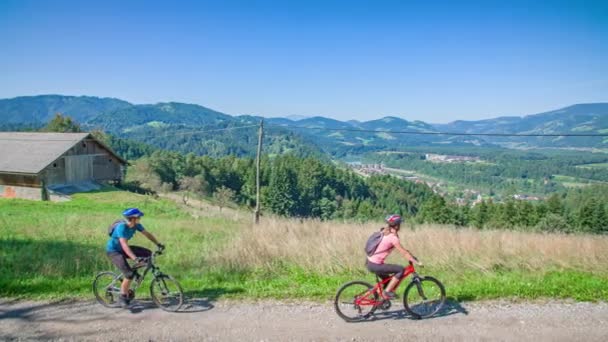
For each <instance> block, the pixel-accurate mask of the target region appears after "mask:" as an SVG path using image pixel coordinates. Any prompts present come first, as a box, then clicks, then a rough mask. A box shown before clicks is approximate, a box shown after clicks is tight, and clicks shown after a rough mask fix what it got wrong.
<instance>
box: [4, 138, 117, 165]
mask: <svg viewBox="0 0 608 342" xmlns="http://www.w3.org/2000/svg"><path fill="white" fill-rule="evenodd" d="M84 139H92V140H95V141H96V142H97V143H99V144H100V145H102V146H103V147H104V148H105V149H107V150H108V152H109V153H110V154H112V155H113V156H115V157H116V158H118V159H119V160H120V161H121V162H122V163H125V164H126V163H127V162H126V160H124V159H123V158H121V157H120V156H119V155H117V154H116V153H115V152H114V151H112V149H110V148H109V147H107V146H106V145H105V144H103V143H101V142H100V141H99V140H97V139H95V138H94V137H93V136H92V135H91V134H89V133H31V132H0V173H27V174H37V173H39V172H40V171H42V170H43V169H44V168H45V167H47V166H48V165H49V164H51V163H52V162H54V161H55V160H57V159H58V158H59V157H61V156H62V155H63V154H64V153H66V152H67V151H68V150H69V149H71V148H72V147H74V145H76V144H78V143H79V142H81V141H82V140H84Z"/></svg>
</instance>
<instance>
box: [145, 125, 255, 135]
mask: <svg viewBox="0 0 608 342" xmlns="http://www.w3.org/2000/svg"><path fill="white" fill-rule="evenodd" d="M250 127H259V125H247V126H237V127H227V128H218V129H210V130H206V131H201V130H198V131H190V132H177V133H169V134H162V135H157V137H170V136H176V135H187V134H200V133H209V132H220V131H232V130H235V129H241V128H250Z"/></svg>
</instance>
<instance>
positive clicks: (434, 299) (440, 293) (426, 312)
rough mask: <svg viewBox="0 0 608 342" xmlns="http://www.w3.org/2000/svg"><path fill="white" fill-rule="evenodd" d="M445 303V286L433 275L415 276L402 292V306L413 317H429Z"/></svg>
mask: <svg viewBox="0 0 608 342" xmlns="http://www.w3.org/2000/svg"><path fill="white" fill-rule="evenodd" d="M444 304H445V288H444V287H443V284H441V282H440V281H439V280H437V279H435V278H433V277H416V278H414V279H413V280H412V282H411V283H410V284H409V285H408V286H407V288H406V289H405V292H404V294H403V306H405V310H406V311H407V312H408V313H409V314H410V315H412V316H413V317H414V318H417V319H420V318H427V317H431V316H433V315H434V314H436V313H437V312H439V310H441V308H442V307H443V305H444Z"/></svg>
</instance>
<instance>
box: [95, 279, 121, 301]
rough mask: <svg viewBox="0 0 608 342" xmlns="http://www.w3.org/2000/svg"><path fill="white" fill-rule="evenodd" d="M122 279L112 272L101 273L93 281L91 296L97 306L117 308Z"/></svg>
mask: <svg viewBox="0 0 608 342" xmlns="http://www.w3.org/2000/svg"><path fill="white" fill-rule="evenodd" d="M121 282H122V277H121V276H120V275H119V274H116V273H114V272H109V271H108V272H101V273H99V274H97V276H95V280H94V281H93V294H95V299H97V302H99V304H101V305H103V306H105V307H107V308H117V307H119V306H120V305H119V303H118V298H119V296H120V284H121Z"/></svg>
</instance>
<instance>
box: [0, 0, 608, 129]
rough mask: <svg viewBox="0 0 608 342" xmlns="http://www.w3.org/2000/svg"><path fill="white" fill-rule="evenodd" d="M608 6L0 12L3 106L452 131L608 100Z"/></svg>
mask: <svg viewBox="0 0 608 342" xmlns="http://www.w3.org/2000/svg"><path fill="white" fill-rule="evenodd" d="M606 18H608V1H584V0H579V1H576V0H573V1H506V0H501V1H493V0H487V1H408V0H401V1H389V0H387V1H381V0H375V1H356V0H351V1H332V0H324V1H316V0H309V1H254V0H251V1H230V0H226V1H216V2H206V1H189V2H188V1H166V2H158V3H156V2H154V1H109V0H106V1H97V2H85V1H60V0H57V1H26V0H2V1H0V42H1V43H0V46H1V48H0V98H7V97H15V96H20V95H35V94H49V93H53V94H67V95H94V96H103V97H106V96H109V97H117V98H121V99H125V100H127V101H130V102H133V103H156V102H161V101H179V102H189V103H197V104H201V105H204V106H207V107H210V108H213V109H216V110H219V111H223V112H226V113H228V114H233V115H234V114H257V115H264V116H288V115H306V116H313V115H323V116H328V117H333V118H337V119H342V120H347V119H358V120H366V119H375V118H379V117H382V116H386V115H394V116H399V117H403V118H406V119H410V120H415V119H417V120H424V121H427V122H448V121H452V120H456V119H480V118H489V117H495V116H499V115H523V114H531V113H537V112H542V111H546V110H551V109H556V108H559V107H562V106H566V105H570V104H574V103H583V102H608V19H606Z"/></svg>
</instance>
